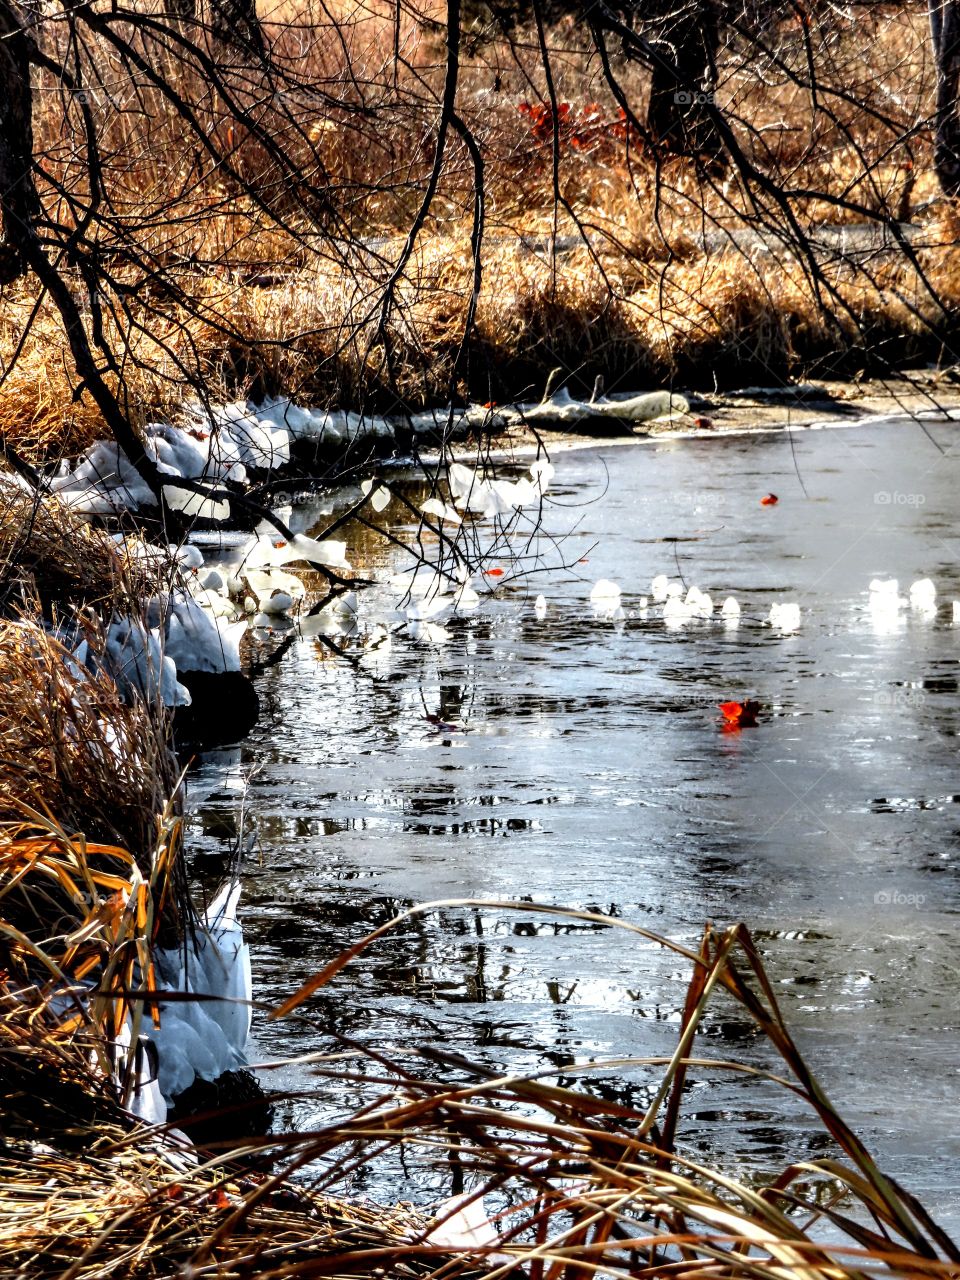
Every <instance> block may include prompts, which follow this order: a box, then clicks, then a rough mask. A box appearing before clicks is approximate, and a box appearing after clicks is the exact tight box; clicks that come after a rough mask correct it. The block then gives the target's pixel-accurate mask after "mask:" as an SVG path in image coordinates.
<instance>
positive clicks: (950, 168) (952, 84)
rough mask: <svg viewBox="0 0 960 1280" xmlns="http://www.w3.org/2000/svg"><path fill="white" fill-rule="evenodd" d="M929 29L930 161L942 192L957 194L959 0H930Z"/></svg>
mask: <svg viewBox="0 0 960 1280" xmlns="http://www.w3.org/2000/svg"><path fill="white" fill-rule="evenodd" d="M930 33H931V36H932V39H933V55H934V58H935V59H936V64H937V114H936V117H935V120H934V137H933V163H934V166H935V168H936V170H937V177H938V178H939V179H940V187H941V189H942V190H943V193H944V195H947V196H960V115H958V110H957V90H958V87H960V0H930Z"/></svg>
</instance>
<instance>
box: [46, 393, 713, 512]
mask: <svg viewBox="0 0 960 1280" xmlns="http://www.w3.org/2000/svg"><path fill="white" fill-rule="evenodd" d="M687 410H688V404H687V401H686V400H684V398H683V397H682V396H678V395H674V394H672V393H670V392H666V391H654V392H649V393H645V394H642V395H637V396H629V397H624V398H618V399H597V400H593V401H582V400H576V399H574V398H573V397H571V396H570V395H569V394H568V393H567V392H566V391H564V390H561V391H559V392H557V394H556V395H554V396H553V397H551V398H550V399H547V400H544V401H542V402H540V403H536V404H533V403H531V404H518V405H507V406H502V407H497V408H494V407H492V406H480V405H471V406H468V407H467V408H465V409H458V408H450V409H437V410H429V411H427V412H424V413H418V414H413V415H409V416H405V417H398V416H392V417H377V416H366V415H362V414H356V413H348V412H344V411H336V412H327V411H324V410H320V409H309V408H302V407H300V406H298V405H295V404H293V403H291V402H290V401H289V400H275V401H268V402H267V403H265V404H263V405H254V404H251V403H249V402H247V401H238V402H236V403H234V404H227V405H222V406H219V407H213V408H211V409H210V410H209V412H208V411H207V410H206V409H204V408H203V407H202V406H201V405H200V404H198V403H194V404H191V405H188V406H186V408H185V411H184V416H183V421H182V422H181V423H180V424H179V425H176V424H173V423H163V422H154V423H150V424H148V425H147V426H146V427H145V428H144V432H143V438H144V445H145V450H146V453H147V455H148V457H149V458H150V459H151V460H152V461H153V462H154V463H155V464H156V467H157V469H158V471H159V472H160V474H161V476H162V477H164V478H166V477H169V484H167V483H164V484H163V486H162V487H163V496H164V500H165V502H166V504H167V505H168V507H169V508H170V509H171V510H176V511H180V512H181V513H182V514H183V516H184V517H185V518H186V519H195V520H201V521H204V522H210V523H213V524H221V525H222V524H227V523H230V522H231V521H233V522H235V513H234V512H233V511H232V510H231V504H230V502H229V501H228V500H227V498H226V497H225V496H224V493H225V491H231V492H238V493H242V492H243V490H244V489H245V488H246V487H247V486H248V485H250V484H251V483H256V482H261V481H262V480H264V479H265V478H267V477H269V476H271V475H274V474H276V473H278V472H279V473H281V474H284V473H288V472H289V473H290V474H292V475H296V474H308V473H309V470H310V468H311V466H315V465H316V464H317V463H318V462H325V463H330V462H331V461H341V462H345V461H346V460H347V459H348V458H350V457H351V456H355V455H356V451H357V448H358V446H362V447H363V449H364V450H365V451H366V452H367V453H378V454H381V455H382V454H383V453H391V452H393V453H399V452H402V451H403V450H409V449H410V448H411V446H412V445H413V444H414V443H416V444H417V446H418V447H421V446H422V447H426V448H435V447H436V446H437V445H438V444H444V443H450V442H451V441H453V440H456V439H458V438H462V437H464V436H465V435H466V434H468V433H469V432H471V431H486V432H489V433H493V434H496V433H497V432H503V431H506V430H510V429H512V428H516V427H519V426H524V425H528V426H531V427H534V428H536V427H550V428H553V429H571V430H572V429H577V428H578V427H584V426H586V425H587V424H589V423H591V422H598V421H599V422H604V423H608V424H610V426H611V427H613V428H614V429H617V428H618V427H619V429H622V430H625V431H629V430H630V429H632V428H633V427H635V426H636V425H637V424H641V423H645V422H652V421H656V420H663V419H670V418H674V417H676V416H678V415H682V414H685V413H686V412H687ZM178 480H187V481H190V482H191V487H190V488H184V487H180V486H179V485H178V484H177V481H178ZM49 485H50V489H51V491H52V492H53V493H55V494H57V496H58V497H59V498H60V499H61V500H62V501H64V502H65V503H67V504H68V505H69V506H70V507H72V508H73V509H74V510H76V511H77V512H80V513H82V514H84V515H100V516H110V515H119V514H122V513H123V512H130V511H146V510H150V509H152V508H154V507H155V506H156V500H155V498H154V495H153V493H152V491H151V489H150V487H149V486H148V485H147V484H146V483H145V481H144V480H143V479H142V477H141V476H140V475H139V473H138V472H137V470H136V468H135V467H134V466H133V465H132V464H131V463H130V461H129V460H128V459H127V457H126V456H125V454H124V453H123V451H122V450H121V449H120V447H119V446H118V445H117V444H116V443H114V442H113V441H107V440H104V441H99V442H97V443H96V444H94V445H92V446H91V447H90V448H89V449H88V450H87V451H86V453H85V454H84V455H83V457H82V458H81V459H80V460H79V461H78V462H77V463H76V465H74V466H71V465H70V464H68V463H63V464H61V466H60V468H59V469H58V470H57V472H56V473H55V474H54V475H53V476H51V477H50V479H49ZM197 486H200V489H199V491H198V488H197Z"/></svg>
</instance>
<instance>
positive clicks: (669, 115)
mask: <svg viewBox="0 0 960 1280" xmlns="http://www.w3.org/2000/svg"><path fill="white" fill-rule="evenodd" d="M647 14H649V15H650V18H651V19H652V21H651V22H650V28H649V29H650V43H651V45H652V47H653V49H654V50H655V52H656V55H657V58H656V61H655V62H654V66H653V75H652V78H651V83H650V102H649V105H648V107H647V125H648V127H649V129H650V132H651V134H652V135H653V136H654V138H655V139H656V140H657V141H658V142H659V143H660V145H661V146H662V147H663V148H664V150H666V151H669V152H672V153H674V154H675V155H698V156H706V157H708V158H709V159H710V160H713V161H718V160H720V159H721V157H722V155H723V144H722V142H721V140H720V135H719V132H718V130H717V127H716V124H715V122H714V112H715V109H716V108H715V104H714V99H713V86H714V84H715V82H716V58H717V51H718V49H719V46H720V31H719V21H718V14H717V9H716V5H715V2H714V0H655V2H654V3H652V4H650V5H649V6H645V7H644V16H645V17H646V15H647Z"/></svg>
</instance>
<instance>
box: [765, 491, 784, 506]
mask: <svg viewBox="0 0 960 1280" xmlns="http://www.w3.org/2000/svg"><path fill="white" fill-rule="evenodd" d="M779 501H780V499H779V498H778V497H777V495H776V494H775V493H765V494H764V495H763V497H762V498H761V499H760V505H761V507H775V506H776V505H777V503H778V502H779Z"/></svg>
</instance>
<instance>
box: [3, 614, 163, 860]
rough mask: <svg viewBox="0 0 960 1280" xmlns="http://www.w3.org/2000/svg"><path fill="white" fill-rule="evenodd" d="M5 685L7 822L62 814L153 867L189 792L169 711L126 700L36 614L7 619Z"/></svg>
mask: <svg viewBox="0 0 960 1280" xmlns="http://www.w3.org/2000/svg"><path fill="white" fill-rule="evenodd" d="M88 639H89V641H90V643H91V645H92V646H93V647H94V648H96V646H97V643H98V632H97V629H96V627H95V626H94V624H92V623H91V624H90V626H89V630H88ZM0 687H2V688H3V691H4V715H3V719H2V721H0V822H4V823H7V824H11V823H12V824H20V825H22V824H24V823H30V822H34V821H40V820H48V819H49V820H53V821H55V822H56V823H57V824H58V826H60V827H62V828H63V829H64V830H65V831H66V832H67V833H68V834H69V835H71V836H72V835H77V836H80V837H84V838H86V839H89V840H99V841H106V842H108V843H110V844H117V845H120V846H121V847H122V848H124V849H128V850H130V852H131V853H132V854H133V855H134V857H135V858H136V859H137V860H138V862H139V863H141V865H143V866H146V865H149V863H150V859H151V858H152V857H153V852H154V850H155V849H156V847H157V844H158V841H159V840H160V838H161V835H162V833H163V829H164V824H165V822H166V821H167V820H168V817H169V814H170V810H171V805H172V806H173V808H174V810H176V806H177V804H178V800H177V797H178V795H179V789H178V776H179V767H178V765H177V762H176V760H175V758H174V757H173V753H172V751H171V748H170V743H169V736H168V733H169V726H168V716H167V713H166V712H165V711H164V709H163V708H162V707H159V706H156V707H155V706H153V705H148V704H146V703H145V702H143V701H142V700H136V701H134V702H132V703H130V704H128V703H126V702H124V701H123V699H122V698H121V696H120V694H119V692H118V691H117V689H116V687H115V686H114V685H113V683H112V681H110V680H109V678H107V677H105V676H103V675H101V677H100V678H99V679H96V680H94V679H92V678H88V677H87V676H86V675H85V674H83V673H81V672H79V671H78V668H77V667H76V665H75V664H74V663H73V662H72V661H71V655H70V654H69V652H67V651H66V650H65V649H64V648H63V647H62V646H61V645H60V644H58V643H57V641H56V640H54V639H52V638H51V636H49V635H48V634H47V633H46V632H45V631H44V630H43V629H42V628H41V627H40V626H38V625H36V624H35V623H33V622H30V621H28V620H23V621H19V622H0Z"/></svg>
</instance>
